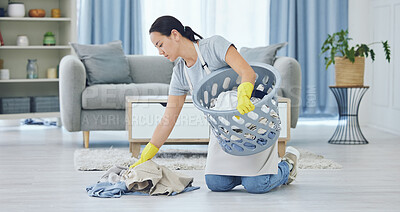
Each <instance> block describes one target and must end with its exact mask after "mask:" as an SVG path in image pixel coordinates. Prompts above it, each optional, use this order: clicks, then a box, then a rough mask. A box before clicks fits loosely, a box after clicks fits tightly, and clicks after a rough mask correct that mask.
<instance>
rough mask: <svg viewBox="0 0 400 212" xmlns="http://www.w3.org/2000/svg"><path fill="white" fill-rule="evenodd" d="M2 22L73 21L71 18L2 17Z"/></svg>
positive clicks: (0, 19)
mask: <svg viewBox="0 0 400 212" xmlns="http://www.w3.org/2000/svg"><path fill="white" fill-rule="evenodd" d="M0 21H38V22H41V21H43V22H47V21H71V18H46V17H43V18H31V17H23V18H13V17H0Z"/></svg>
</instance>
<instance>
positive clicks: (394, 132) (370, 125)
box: [362, 124, 400, 135]
mask: <svg viewBox="0 0 400 212" xmlns="http://www.w3.org/2000/svg"><path fill="white" fill-rule="evenodd" d="M362 126H366V127H371V128H375V129H377V130H382V131H385V132H388V133H391V134H394V135H400V132H396V131H394V130H391V129H388V128H384V127H379V126H377V125H372V124H366V125H362Z"/></svg>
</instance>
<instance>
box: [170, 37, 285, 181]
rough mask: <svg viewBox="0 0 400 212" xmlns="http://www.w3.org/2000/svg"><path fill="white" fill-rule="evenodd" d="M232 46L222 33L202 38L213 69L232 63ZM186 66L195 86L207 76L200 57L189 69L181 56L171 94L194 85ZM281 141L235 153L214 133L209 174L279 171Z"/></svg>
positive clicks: (208, 157)
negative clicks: (229, 59)
mask: <svg viewBox="0 0 400 212" xmlns="http://www.w3.org/2000/svg"><path fill="white" fill-rule="evenodd" d="M231 45H232V43H231V42H229V41H227V40H226V39H225V38H223V37H221V36H213V37H210V38H207V39H202V40H200V41H199V47H200V52H201V55H202V56H203V58H204V61H205V62H206V63H207V64H208V67H209V69H210V71H215V70H217V69H219V68H222V67H225V66H228V64H227V63H226V61H225V56H226V53H227V51H228V48H229V47H230V46H231ZM185 68H187V70H188V75H189V77H190V81H191V82H192V84H193V87H196V84H197V83H198V82H199V81H200V80H201V79H202V78H203V77H204V76H206V75H207V73H206V71H205V70H203V68H202V67H201V62H200V60H199V59H197V61H196V63H195V64H194V65H193V66H192V67H190V68H188V67H187V66H186V64H185V61H184V60H183V59H182V58H179V59H178V60H177V63H176V65H175V67H174V72H173V74H172V79H171V83H170V88H169V95H174V96H181V95H185V94H187V93H188V92H189V90H190V87H189V84H188V82H187V80H186V77H185V73H184V71H185ZM277 143H278V142H277ZM277 143H276V144H274V145H273V146H272V147H270V148H268V149H266V150H264V151H262V152H260V153H257V154H254V155H249V156H235V155H230V154H228V153H226V152H224V151H223V150H222V148H221V147H220V146H219V144H218V140H217V139H216V137H215V136H214V134H213V133H210V142H209V144H208V154H207V164H206V170H205V174H217V175H230V176H258V175H264V174H276V173H277V172H278V163H279V161H280V159H279V157H278V145H277Z"/></svg>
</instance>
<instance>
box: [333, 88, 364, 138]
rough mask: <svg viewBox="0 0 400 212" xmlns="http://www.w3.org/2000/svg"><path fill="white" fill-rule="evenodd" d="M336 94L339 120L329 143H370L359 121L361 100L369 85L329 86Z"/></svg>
mask: <svg viewBox="0 0 400 212" xmlns="http://www.w3.org/2000/svg"><path fill="white" fill-rule="evenodd" d="M329 88H330V89H331V91H332V93H333V94H334V95H335V98H336V102H337V104H338V109H339V122H338V125H337V127H336V130H335V132H334V133H333V136H332V137H331V139H329V141H328V143H330V144H368V141H367V139H366V138H365V137H364V135H363V134H362V132H361V129H360V125H359V122H358V109H359V106H360V102H361V99H362V97H363V96H364V94H365V92H367V90H368V88H369V86H362V87H343V86H329Z"/></svg>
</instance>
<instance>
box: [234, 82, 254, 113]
mask: <svg viewBox="0 0 400 212" xmlns="http://www.w3.org/2000/svg"><path fill="white" fill-rule="evenodd" d="M253 89H254V85H253V84H251V83H250V82H243V83H242V84H240V85H239V87H238V95H237V97H238V105H237V107H236V109H237V110H238V111H239V113H240V114H242V115H243V114H245V113H248V112H250V111H253V110H254V108H255V107H254V105H253V103H251V101H250V98H251V93H252V92H253Z"/></svg>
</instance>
